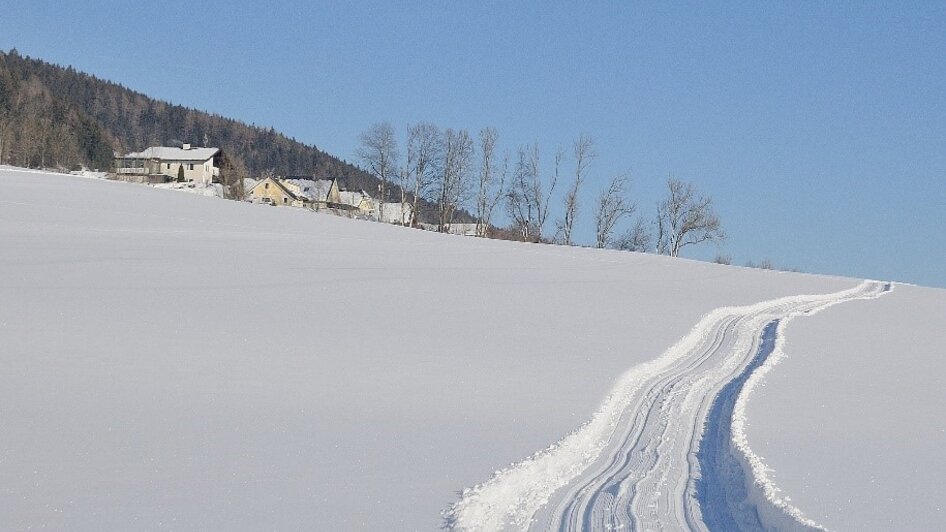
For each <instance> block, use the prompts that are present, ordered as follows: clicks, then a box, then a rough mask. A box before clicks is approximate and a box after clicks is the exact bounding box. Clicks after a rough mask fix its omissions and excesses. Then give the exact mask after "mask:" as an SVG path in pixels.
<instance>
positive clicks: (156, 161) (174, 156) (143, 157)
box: [115, 144, 223, 185]
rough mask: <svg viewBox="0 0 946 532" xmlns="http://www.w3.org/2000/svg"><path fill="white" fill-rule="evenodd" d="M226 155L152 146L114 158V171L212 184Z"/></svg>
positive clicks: (208, 150)
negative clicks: (181, 178) (180, 178)
mask: <svg viewBox="0 0 946 532" xmlns="http://www.w3.org/2000/svg"><path fill="white" fill-rule="evenodd" d="M222 159H223V152H221V151H220V149H219V148H194V147H191V145H190V144H184V145H182V146H181V147H180V148H177V147H169V146H152V147H150V148H148V149H146V150H144V151H140V152H133V153H129V154H126V155H118V156H116V157H115V172H116V173H119V174H125V175H163V176H166V177H167V178H169V180H173V179H177V178H178V177H181V176H183V177H184V180H185V181H188V182H193V183H198V184H202V185H209V184H210V183H213V182H215V181H217V180H218V179H217V178H218V177H219V176H220V167H221V166H222Z"/></svg>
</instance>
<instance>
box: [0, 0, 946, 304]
mask: <svg viewBox="0 0 946 532" xmlns="http://www.w3.org/2000/svg"><path fill="white" fill-rule="evenodd" d="M6 4H7V5H5V6H3V8H2V10H0V12H2V13H3V16H2V18H0V48H3V49H5V50H9V49H10V48H12V47H16V48H17V49H18V50H19V51H20V53H22V54H24V55H30V56H33V57H38V58H42V59H45V60H47V61H51V62H54V63H59V64H63V65H65V64H69V65H73V66H75V67H76V68H77V69H79V70H83V71H86V72H90V73H92V74H95V75H97V76H99V77H103V78H107V79H110V80H114V81H117V82H120V83H122V84H123V85H125V86H127V87H130V88H133V89H136V90H139V91H141V92H144V93H146V94H149V95H151V96H155V97H158V98H162V99H166V100H170V101H173V102H175V103H180V104H184V105H187V106H190V107H196V108H198V109H203V110H208V111H212V112H215V113H219V114H222V115H226V116H230V117H234V118H237V119H241V120H244V121H246V122H250V123H256V124H258V125H264V126H273V127H275V128H276V129H277V130H279V131H282V132H284V133H286V134H288V135H290V136H294V137H295V138H297V139H299V140H301V141H304V142H306V143H310V144H315V145H317V146H319V147H320V148H322V149H324V150H326V151H328V152H330V153H333V154H336V155H338V156H340V157H343V158H345V159H348V160H352V159H353V154H354V152H355V149H356V146H357V142H358V134H359V133H360V132H361V131H363V130H364V129H366V128H367V127H369V126H370V125H371V124H372V123H374V122H378V121H383V120H387V121H390V122H391V123H392V124H394V125H395V126H396V127H397V128H398V129H399V130H402V129H403V127H404V126H405V125H406V124H407V123H413V122H417V121H421V120H428V121H432V122H434V123H437V124H439V125H440V126H441V127H454V128H468V129H470V130H471V131H473V132H475V131H476V130H478V129H479V128H481V127H483V126H494V127H496V128H498V130H499V132H500V141H501V144H502V147H503V148H508V149H510V150H514V149H515V148H516V147H517V146H518V145H520V144H526V143H530V142H532V141H538V142H539V144H540V146H541V148H542V153H543V155H544V163H545V164H546V168H547V169H548V170H550V169H551V168H550V164H551V157H552V154H553V153H554V151H555V148H556V147H557V146H559V145H565V146H567V145H569V144H570V143H571V142H572V140H573V139H574V138H576V137H577V136H578V135H579V134H581V133H587V134H589V135H591V136H592V137H593V138H594V139H595V140H596V143H597V151H598V152H599V154H600V156H599V157H598V159H597V160H596V161H595V163H594V165H593V167H592V172H591V180H590V181H589V183H588V185H587V187H586V189H585V196H584V197H583V207H584V210H583V214H584V221H583V223H582V224H581V225H582V226H581V228H580V230H581V234H580V235H579V238H580V240H582V242H583V243H590V242H591V241H592V240H593V230H592V227H591V225H592V224H591V209H592V201H593V197H594V195H596V194H597V193H598V191H599V190H600V189H601V188H602V187H603V186H604V185H605V182H606V181H607V180H608V179H609V178H610V177H611V176H613V175H614V174H616V173H619V172H629V173H630V175H631V176H632V179H633V195H634V197H635V199H636V200H637V201H638V203H639V205H640V209H641V210H642V211H643V212H644V213H645V214H647V215H648V216H650V215H652V213H653V210H654V205H655V204H656V202H657V200H658V198H659V196H660V193H661V191H662V187H663V186H664V181H665V179H666V177H667V176H668V175H669V174H673V175H674V176H677V177H680V178H683V179H686V180H690V181H693V182H694V183H696V184H697V186H698V187H700V188H701V189H702V190H703V191H705V192H706V193H708V194H709V195H711V196H713V198H714V199H715V202H716V205H717V210H718V212H719V214H720V216H721V217H722V219H723V222H724V225H725V227H726V229H727V232H728V233H729V236H730V238H729V240H728V242H727V243H726V244H725V245H724V247H723V252H724V253H726V254H730V255H732V257H733V261H734V263H736V264H742V263H743V262H745V261H747V260H753V261H756V262H758V261H759V260H761V259H770V260H772V261H773V262H774V263H775V264H776V265H779V266H785V267H798V268H800V269H802V270H805V271H810V272H818V273H833V274H841V275H850V276H859V277H872V278H883V279H894V280H902V281H906V282H915V283H920V284H926V285H933V286H941V287H946V236H944V230H946V2H942V1H934V2H928V3H909V2H887V3H885V4H881V3H867V2H853V3H850V4H845V3H814V2H783V3H777V2H732V3H719V2H693V3H663V2H659V3H658V2H654V3H634V4H631V3H625V2H601V3H593V2H592V3H574V2H568V3H565V2H534V3H506V2H464V3H461V2H437V3H434V2H431V3H422V2H399V3H398V2H377V3H356V5H351V4H353V3H349V2H330V3H320V2H285V1H279V0H275V1H270V2H256V1H254V2H246V1H240V0H237V1H232V2H165V3H161V4H160V5H158V4H157V3H151V2H149V3H144V2H142V3H135V2H103V1H97V2H83V1H76V2H51V1H46V0H35V1H30V2H7V3H6ZM691 253H692V254H691V256H693V257H698V258H711V257H712V256H713V255H714V254H715V249H714V248H712V246H709V247H706V248H704V249H703V250H694V251H693V252H691Z"/></svg>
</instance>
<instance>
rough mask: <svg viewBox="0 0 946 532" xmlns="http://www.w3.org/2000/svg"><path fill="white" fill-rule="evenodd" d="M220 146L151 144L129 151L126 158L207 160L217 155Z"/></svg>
mask: <svg viewBox="0 0 946 532" xmlns="http://www.w3.org/2000/svg"><path fill="white" fill-rule="evenodd" d="M219 151H220V149H219V148H190V149H187V150H185V149H184V148H176V147H172V146H151V147H150V148H148V149H146V150H144V151H139V152H134V153H129V154H127V155H125V156H124V157H125V158H126V159H161V160H163V161H206V160H207V159H210V158H211V157H213V156H214V155H217V152H219Z"/></svg>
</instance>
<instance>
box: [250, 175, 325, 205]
mask: <svg viewBox="0 0 946 532" xmlns="http://www.w3.org/2000/svg"><path fill="white" fill-rule="evenodd" d="M246 197H247V199H249V200H250V201H252V202H254V203H266V204H269V205H284V206H287V207H288V206H292V207H307V206H308V205H307V203H310V202H308V201H306V200H307V199H308V198H306V197H305V196H302V195H297V194H296V193H294V192H293V191H292V190H290V189H289V187H287V186H286V185H285V184H283V182H282V180H280V179H276V178H275V177H267V178H266V179H263V180H261V181H257V183H256V184H255V185H253V188H251V189H250V190H249V192H247V195H246Z"/></svg>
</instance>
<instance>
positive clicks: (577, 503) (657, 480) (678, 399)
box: [444, 281, 891, 531]
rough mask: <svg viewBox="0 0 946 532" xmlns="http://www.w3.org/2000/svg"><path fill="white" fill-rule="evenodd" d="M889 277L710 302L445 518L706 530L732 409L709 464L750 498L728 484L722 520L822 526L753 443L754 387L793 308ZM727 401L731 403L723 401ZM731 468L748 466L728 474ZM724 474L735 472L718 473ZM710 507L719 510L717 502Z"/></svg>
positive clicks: (872, 293) (489, 523)
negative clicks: (684, 329)
mask: <svg viewBox="0 0 946 532" xmlns="http://www.w3.org/2000/svg"><path fill="white" fill-rule="evenodd" d="M890 289H891V285H890V284H889V283H882V282H878V281H864V282H863V283H861V284H860V285H858V286H856V287H854V288H851V289H848V290H843V291H840V292H835V293H831V294H822V295H798V296H789V297H783V298H778V299H773V300H769V301H763V302H760V303H756V304H752V305H746V306H739V307H721V308H718V309H715V310H713V311H711V312H710V313H708V314H706V315H705V316H704V317H703V318H702V319H701V320H700V321H699V322H698V323H697V324H696V326H694V327H693V329H691V331H690V332H689V333H688V334H687V335H686V336H684V337H683V338H682V339H680V340H679V341H678V342H677V343H676V344H674V345H673V346H672V347H670V348H669V349H668V350H667V351H665V352H664V353H663V354H662V355H660V356H659V357H658V358H656V359H654V360H651V361H648V362H645V363H643V364H639V365H637V366H635V367H633V368H631V369H630V370H628V371H627V372H625V373H624V374H623V375H622V376H621V377H620V378H619V379H618V381H617V383H616V384H615V385H614V387H613V388H612V390H611V392H610V394H609V395H608V396H607V397H606V398H605V400H604V402H603V403H602V404H601V406H600V407H599V409H598V410H597V411H596V412H595V414H593V415H592V417H591V419H590V420H588V421H587V422H586V423H584V424H583V425H582V426H581V427H579V428H578V429H577V430H575V431H574V432H572V433H570V434H568V435H566V436H565V437H564V438H562V439H561V440H560V441H558V442H556V443H555V444H553V445H551V446H550V447H548V448H547V449H544V450H542V451H539V452H537V453H535V454H534V455H532V456H530V457H529V458H527V459H525V460H522V461H521V462H519V463H516V464H513V465H511V466H509V467H507V468H505V469H502V470H499V471H496V472H495V473H494V475H493V476H492V478H490V479H489V480H487V481H486V482H484V483H482V484H479V485H477V486H474V487H472V488H466V489H464V490H463V491H462V492H461V494H460V498H459V500H458V501H457V502H456V503H455V504H453V505H452V506H451V507H450V508H448V509H446V510H445V511H444V518H445V526H446V527H447V528H452V529H457V530H530V529H531V530H548V531H553V530H559V531H573V530H627V529H630V530H708V529H709V527H710V526H712V524H713V523H719V522H720V521H719V519H718V518H719V516H715V517H714V519H709V520H708V521H709V524H707V522H706V521H704V518H703V515H702V512H701V508H700V500H699V497H698V496H701V495H703V492H705V490H706V483H705V482H704V483H702V484H701V485H700V486H699V487H698V486H697V484H698V483H699V482H700V479H701V460H702V462H703V463H702V467H706V466H707V463H708V462H707V461H706V460H707V458H706V456H705V454H706V453H704V454H703V455H700V454H699V451H700V446H701V442H702V440H703V436H704V433H706V434H708V435H707V438H708V439H709V438H711V437H712V436H711V435H710V434H711V432H712V431H711V430H709V431H708V430H707V424H708V423H710V422H711V420H710V415H711V413H712V414H713V415H714V416H719V415H720V414H719V412H723V413H724V415H726V416H727V419H726V420H725V422H726V424H725V425H723V431H724V432H723V436H722V439H720V437H719V436H718V435H717V436H716V437H715V438H716V440H717V443H716V445H717V447H719V442H720V441H722V442H723V443H724V444H725V445H724V446H723V451H722V452H725V453H728V455H727V459H726V460H725V464H723V465H722V466H719V467H722V470H714V471H707V479H706V480H707V481H710V477H712V478H713V479H716V480H715V481H721V482H733V483H737V484H739V485H741V487H740V486H738V485H737V486H734V488H733V490H731V491H735V492H736V493H737V494H738V495H736V497H741V500H737V501H733V500H732V498H733V497H734V495H731V494H730V495H727V496H726V497H728V498H727V499H725V500H727V501H729V502H728V503H727V504H728V505H729V506H728V508H727V509H726V510H724V512H728V513H729V514H730V515H729V516H728V517H727V516H723V519H724V521H722V522H730V523H731V522H733V520H732V519H734V520H735V522H744V523H749V524H747V525H745V528H748V529H753V528H756V525H755V523H760V524H762V523H769V525H770V526H773V527H776V528H796V529H809V530H810V529H820V528H821V527H819V526H818V525H817V524H816V523H814V522H813V521H810V520H808V519H806V518H805V517H804V515H803V514H802V512H801V511H800V510H798V509H797V508H794V507H792V506H791V505H790V504H789V503H788V502H787V500H786V499H782V498H780V497H779V496H778V488H777V487H775V485H774V483H773V482H772V481H771V479H770V478H769V477H768V476H767V470H766V468H765V465H764V463H763V461H762V459H761V458H760V457H758V456H756V455H755V454H754V453H752V450H751V449H750V448H749V445H748V442H747V441H746V437H745V422H746V421H745V407H746V402H747V398H748V395H749V394H750V393H751V391H752V389H753V388H754V387H755V386H756V385H757V384H758V382H759V381H760V379H761V378H762V376H763V375H764V374H765V372H767V371H769V370H771V367H772V366H774V365H775V364H776V363H777V362H778V360H779V359H780V358H781V357H783V356H784V354H783V352H782V345H783V338H782V336H781V335H780V334H778V332H779V331H782V330H783V328H784V327H785V324H786V323H787V322H788V321H790V320H791V319H792V318H793V317H796V316H800V315H810V314H814V313H816V312H819V311H821V310H823V309H825V308H828V307H830V306H833V305H836V304H839V303H843V302H845V301H850V300H855V299H872V298H876V297H879V296H880V295H882V294H883V293H884V292H886V291H888V290H890ZM727 386H729V387H728V388H727ZM720 401H727V403H726V404H725V405H722V406H721V405H720V404H719V403H720ZM714 407H715V409H714ZM720 408H722V409H720ZM711 411H712V412H711ZM716 421H718V420H716ZM714 422H715V421H714ZM730 424H731V425H730ZM711 428H713V427H711ZM715 428H717V429H718V427H715ZM709 445H710V443H709V442H707V446H709ZM732 468H738V469H739V471H736V472H734V474H732V475H728V474H726V472H725V471H728V470H731V469H732ZM722 477H726V478H725V479H724V480H719V479H720V478H722ZM740 490H741V491H740ZM698 491H699V492H700V493H698ZM704 500H705V499H704ZM719 500H723V499H719ZM747 507H751V508H747ZM713 511H714V512H716V513H719V508H717V507H714V508H713ZM737 514H738V515H737ZM733 516H735V517H733ZM769 525H765V524H763V526H769Z"/></svg>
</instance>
